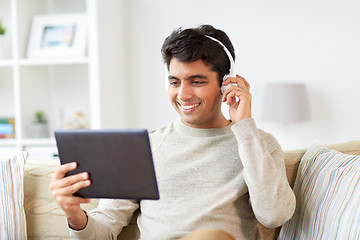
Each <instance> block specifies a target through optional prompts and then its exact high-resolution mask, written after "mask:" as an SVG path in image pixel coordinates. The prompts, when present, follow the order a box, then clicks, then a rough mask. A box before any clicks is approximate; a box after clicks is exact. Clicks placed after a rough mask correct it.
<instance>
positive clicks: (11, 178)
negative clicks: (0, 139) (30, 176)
mask: <svg viewBox="0 0 360 240" xmlns="http://www.w3.org/2000/svg"><path fill="white" fill-rule="evenodd" d="M27 157H28V153H26V152H21V153H18V154H16V155H15V156H13V157H10V158H0V189H1V191H0V204H1V205H0V239H9V240H10V239H14V240H15V239H16V240H18V239H20V240H23V239H26V219H25V211H24V191H23V189H24V165H25V161H26V159H27Z"/></svg>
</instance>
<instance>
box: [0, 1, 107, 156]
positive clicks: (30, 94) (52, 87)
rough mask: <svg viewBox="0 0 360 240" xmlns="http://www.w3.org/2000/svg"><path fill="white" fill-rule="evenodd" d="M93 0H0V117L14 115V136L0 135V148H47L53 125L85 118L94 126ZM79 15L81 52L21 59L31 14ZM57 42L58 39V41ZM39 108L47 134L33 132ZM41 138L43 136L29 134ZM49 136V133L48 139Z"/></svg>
mask: <svg viewBox="0 0 360 240" xmlns="http://www.w3.org/2000/svg"><path fill="white" fill-rule="evenodd" d="M96 5H97V0H78V1H71V0H69V1H68V0H66V1H64V0H6V1H1V0H0V17H1V19H2V20H3V21H2V22H3V24H4V26H6V27H7V28H8V29H9V31H8V33H9V34H7V35H6V36H5V38H2V40H3V41H1V43H0V102H2V103H6V104H3V105H1V107H0V118H10V117H11V118H15V120H16V122H15V123H16V124H15V133H16V135H15V138H11V139H10V138H8V139H0V152H1V153H3V151H4V149H7V150H9V151H14V150H16V151H21V150H26V149H30V150H31V151H32V152H33V153H36V155H41V151H43V150H44V152H46V151H47V150H48V152H53V149H54V148H56V141H55V138H54V137H53V136H54V135H53V132H54V130H55V129H62V128H63V127H64V124H67V123H68V122H74V121H75V120H74V116H77V115H76V114H79V113H81V114H82V115H83V116H85V118H86V121H87V122H88V125H90V128H95V127H99V126H100V105H99V102H100V100H99V97H100V95H99V93H100V92H99V89H100V88H99V85H100V83H99V70H98V64H99V62H98V44H97V37H98V34H97V14H96V12H97V9H96ZM67 13H69V14H72V13H83V14H86V15H87V16H88V17H87V18H86V21H87V23H86V25H87V26H90V25H91V26H92V27H91V28H87V34H86V41H85V46H86V51H85V53H84V55H78V56H80V57H56V58H52V57H41V58H40V57H39V58H27V48H28V41H29V36H30V33H31V31H32V30H31V29H32V21H33V18H34V16H37V15H45V14H50V15H52V14H54V15H56V14H67ZM58 40H59V39H58ZM37 111H42V112H44V113H45V115H46V119H47V122H48V133H49V134H48V135H39V134H34V133H35V132H36V128H35V127H34V126H33V122H34V114H35V113H36V112H37ZM37 136H45V137H46V138H35V137H37ZM48 136H49V137H48Z"/></svg>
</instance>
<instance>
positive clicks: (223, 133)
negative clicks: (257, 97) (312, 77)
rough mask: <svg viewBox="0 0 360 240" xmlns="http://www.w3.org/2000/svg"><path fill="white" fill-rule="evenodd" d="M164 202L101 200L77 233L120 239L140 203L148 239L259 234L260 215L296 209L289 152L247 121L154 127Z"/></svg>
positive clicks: (269, 220) (281, 219)
mask: <svg viewBox="0 0 360 240" xmlns="http://www.w3.org/2000/svg"><path fill="white" fill-rule="evenodd" d="M150 140H151V146H152V151H153V158H154V164H155V171H156V176H157V180H158V187H159V193H160V200H157V201H152V200H143V201H141V202H140V203H139V202H136V201H129V200H112V199H102V200H100V203H99V206H98V208H97V209H95V210H93V211H91V212H90V213H89V216H88V224H87V226H86V228H85V229H83V230H81V231H74V230H70V231H71V235H72V236H73V237H75V238H78V239H116V237H117V235H118V234H119V233H120V232H121V229H122V228H123V227H124V226H125V225H127V224H128V223H129V221H130V219H131V216H132V214H133V212H134V211H135V210H136V209H137V208H138V207H140V210H141V214H140V215H139V217H138V226H139V229H140V232H141V239H142V240H170V239H178V238H180V237H182V236H184V235H186V234H187V233H189V232H192V231H193V230H195V229H198V228H202V227H215V228H218V229H222V230H225V231H227V232H229V233H231V234H232V235H234V236H235V237H236V239H254V238H255V236H256V219H257V220H258V221H259V222H261V223H262V224H263V225H265V226H267V227H277V226H280V225H282V224H283V223H285V222H286V221H287V220H288V219H289V218H290V217H291V216H292V214H293V212H294V210H295V196H294V194H293V191H292V189H291V188H290V186H289V184H288V181H287V179H286V173H285V164H284V158H283V152H282V150H281V147H280V145H279V144H278V143H277V141H276V139H275V138H274V137H273V136H272V135H270V134H268V133H265V132H263V131H261V130H258V129H257V128H256V125H255V122H254V120H253V119H246V120H243V121H240V122H238V123H236V124H233V123H231V124H229V125H228V126H227V127H224V128H214V129H197V128H191V127H188V126H186V125H184V124H183V123H182V122H181V121H180V120H177V121H174V122H173V123H171V124H169V125H168V126H167V127H164V128H162V129H159V130H156V131H153V132H151V133H150Z"/></svg>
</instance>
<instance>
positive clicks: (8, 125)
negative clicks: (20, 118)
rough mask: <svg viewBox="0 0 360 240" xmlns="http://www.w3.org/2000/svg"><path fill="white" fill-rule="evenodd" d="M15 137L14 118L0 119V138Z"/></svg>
mask: <svg viewBox="0 0 360 240" xmlns="http://www.w3.org/2000/svg"><path fill="white" fill-rule="evenodd" d="M14 137H15V118H1V117H0V138H14Z"/></svg>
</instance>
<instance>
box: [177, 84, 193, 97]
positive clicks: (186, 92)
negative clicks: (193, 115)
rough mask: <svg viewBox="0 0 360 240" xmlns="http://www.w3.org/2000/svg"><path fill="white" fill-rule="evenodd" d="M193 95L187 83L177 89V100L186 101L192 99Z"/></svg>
mask: <svg viewBox="0 0 360 240" xmlns="http://www.w3.org/2000/svg"><path fill="white" fill-rule="evenodd" d="M193 93H194V92H193V89H192V86H191V85H189V84H187V83H183V84H181V86H180V88H179V92H178V98H179V100H187V99H190V98H192V96H193Z"/></svg>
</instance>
